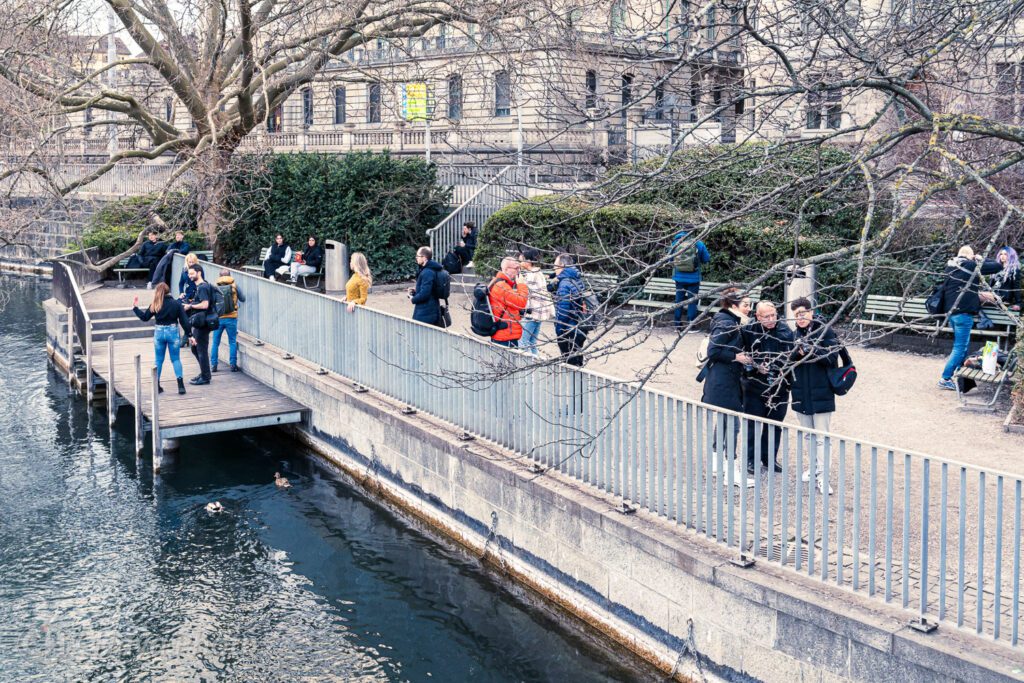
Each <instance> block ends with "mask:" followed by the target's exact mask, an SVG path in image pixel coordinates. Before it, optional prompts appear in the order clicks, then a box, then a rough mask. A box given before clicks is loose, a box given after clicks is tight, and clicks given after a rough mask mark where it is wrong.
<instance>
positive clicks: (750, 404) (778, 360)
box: [742, 301, 793, 474]
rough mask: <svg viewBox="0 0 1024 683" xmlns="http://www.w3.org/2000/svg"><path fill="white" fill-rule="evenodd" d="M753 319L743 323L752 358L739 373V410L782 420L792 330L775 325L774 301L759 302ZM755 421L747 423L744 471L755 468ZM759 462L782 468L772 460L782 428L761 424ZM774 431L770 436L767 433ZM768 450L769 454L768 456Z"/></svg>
mask: <svg viewBox="0 0 1024 683" xmlns="http://www.w3.org/2000/svg"><path fill="white" fill-rule="evenodd" d="M755 317H756V318H757V319H756V320H755V321H754V322H752V323H748V324H747V325H744V326H743V330H742V335H743V350H744V351H746V352H747V354H748V355H749V356H750V357H751V360H752V361H753V362H752V363H751V365H750V366H748V368H749V369H748V370H747V371H746V372H745V373H744V376H743V412H744V413H746V414H747V415H753V416H755V417H763V418H767V419H769V420H776V421H778V422H782V421H783V420H784V419H786V410H787V409H788V408H789V377H788V375H787V374H786V372H785V369H786V365H787V364H788V362H789V357H790V354H792V352H793V333H792V332H791V331H790V329H789V328H788V327H787V326H785V325H780V324H779V316H778V313H777V311H776V309H775V304H773V303H772V302H770V301H762V302H760V303H759V304H757V308H756V309H755ZM757 430H758V427H757V423H755V422H754V421H753V420H751V421H748V422H747V473H748V474H754V473H755V467H756V462H757V461H756V457H757V450H758V449H757V448H756V445H755V444H756V443H757V441H758V439H757V438H756V436H757ZM760 431H761V438H760V440H759V441H760V444H761V447H760V454H761V455H760V459H761V464H762V465H764V466H765V467H768V466H769V457H770V458H771V460H770V462H771V466H772V468H773V469H774V470H775V471H776V472H781V471H782V467H781V466H780V465H779V463H778V462H776V460H775V456H776V454H777V453H778V452H779V443H780V442H781V441H782V427H769V426H768V425H764V426H763V427H761V430H760ZM773 432H774V437H772V436H771V434H772V433H773ZM769 453H770V454H771V455H770V456H769Z"/></svg>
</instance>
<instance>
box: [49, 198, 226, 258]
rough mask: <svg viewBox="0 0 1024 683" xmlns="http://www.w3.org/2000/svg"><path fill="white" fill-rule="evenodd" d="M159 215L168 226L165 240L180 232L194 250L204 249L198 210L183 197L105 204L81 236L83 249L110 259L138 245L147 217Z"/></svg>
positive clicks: (147, 220)
mask: <svg viewBox="0 0 1024 683" xmlns="http://www.w3.org/2000/svg"><path fill="white" fill-rule="evenodd" d="M152 211H156V212H157V214H158V215H159V216H160V217H161V218H163V220H164V221H165V222H166V223H167V227H168V230H167V233H165V234H164V235H163V237H164V238H165V239H174V233H175V232H177V231H178V230H181V231H183V232H184V233H185V240H186V241H187V242H188V243H189V244H190V245H191V246H192V247H193V248H194V249H205V248H206V240H205V239H204V238H203V235H202V233H200V232H199V231H198V230H196V212H195V206H194V205H193V203H192V202H191V201H189V198H188V197H187V196H186V195H184V194H171V195H168V197H167V198H166V199H165V200H164V201H159V198H158V197H157V196H156V195H144V196H140V197H128V198H127V199H122V200H119V201H116V202H111V203H109V204H106V205H104V206H103V208H101V209H100V210H99V211H97V212H96V213H95V214H93V216H92V218H91V220H90V223H89V226H88V227H87V228H86V230H85V231H84V233H83V234H82V244H81V247H84V248H86V249H88V248H90V247H97V248H99V251H100V256H101V257H104V258H105V257H109V256H113V255H115V254H120V253H121V252H123V251H125V250H126V249H128V248H129V247H130V246H132V245H133V244H135V240H136V239H137V238H138V236H139V231H141V230H143V229H145V228H146V227H147V226H149V219H148V216H149V214H150V212H152ZM79 248H80V247H79V245H77V244H74V245H69V247H68V249H69V251H77V250H78V249H79Z"/></svg>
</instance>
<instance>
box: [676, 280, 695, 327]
mask: <svg viewBox="0 0 1024 683" xmlns="http://www.w3.org/2000/svg"><path fill="white" fill-rule="evenodd" d="M699 292H700V283H699V282H677V283H676V303H677V304H681V303H683V302H684V301H686V300H687V299H691V297H692V299H691V301H690V303H689V304H687V306H686V319H687V320H688V321H690V322H693V321H694V320H696V318H697V294H698V293H699ZM672 317H673V319H674V320H675V324H676V327H682V326H683V309H682V308H681V307H680V308H677V309H676V310H675V311H674V312H673V313H672Z"/></svg>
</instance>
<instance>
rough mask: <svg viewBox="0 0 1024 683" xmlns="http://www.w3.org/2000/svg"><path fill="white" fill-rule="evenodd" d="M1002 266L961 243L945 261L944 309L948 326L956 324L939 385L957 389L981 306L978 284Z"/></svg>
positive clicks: (941, 387)
mask: <svg viewBox="0 0 1024 683" xmlns="http://www.w3.org/2000/svg"><path fill="white" fill-rule="evenodd" d="M1002 269H1003V266H1002V265H1001V264H1000V263H999V262H997V261H992V260H986V259H983V258H982V257H981V255H978V256H975V254H974V250H973V249H971V247H969V246H967V245H964V246H962V247H960V251H958V252H957V255H956V258H952V259H950V260H949V261H948V262H947V263H946V271H945V273H944V276H945V280H944V281H943V283H942V312H944V313H946V314H948V316H949V326H950V327H952V328H953V350H952V351H951V352H950V354H949V358H947V359H946V365H945V367H944V368H943V369H942V377H941V379H939V388H940V389H948V390H949V391H956V385H955V384H954V383H953V373H955V372H956V370H957V368H959V367H960V366H961V365H962V364H963V362H964V359H965V358H967V347H968V346H969V345H970V343H971V328H972V327H974V316H976V315H977V314H978V311H980V310H981V298H980V297H979V296H978V287H979V285H980V284H981V282H982V280H983V276H985V275H995V274H996V273H998V272H999V271H1001V270H1002Z"/></svg>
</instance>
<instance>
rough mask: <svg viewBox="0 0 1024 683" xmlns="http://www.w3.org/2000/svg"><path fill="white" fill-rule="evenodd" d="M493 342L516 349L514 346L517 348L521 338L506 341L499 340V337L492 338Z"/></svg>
mask: <svg viewBox="0 0 1024 683" xmlns="http://www.w3.org/2000/svg"><path fill="white" fill-rule="evenodd" d="M491 343H492V344H497V345H498V346H504V347H506V348H509V349H514V348H516V347H517V346H518V345H519V340H518V339H506V340H505V341H498V340H497V339H491Z"/></svg>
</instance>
